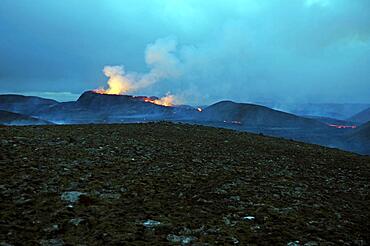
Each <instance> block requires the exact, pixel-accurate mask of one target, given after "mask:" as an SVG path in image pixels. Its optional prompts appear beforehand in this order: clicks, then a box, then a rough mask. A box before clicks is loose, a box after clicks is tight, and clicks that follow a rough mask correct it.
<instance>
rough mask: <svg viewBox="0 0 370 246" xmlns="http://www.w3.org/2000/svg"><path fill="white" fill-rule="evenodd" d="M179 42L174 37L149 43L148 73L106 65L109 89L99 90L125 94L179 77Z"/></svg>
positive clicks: (147, 50)
mask: <svg viewBox="0 0 370 246" xmlns="http://www.w3.org/2000/svg"><path fill="white" fill-rule="evenodd" d="M176 46H177V42H176V40H175V39H173V38H170V37H168V38H163V39H157V40H156V41H155V42H154V43H152V44H149V45H148V46H147V48H146V51H145V62H146V64H147V66H148V67H149V72H147V73H137V72H128V73H126V72H125V71H124V67H123V66H105V67H104V69H103V72H104V74H105V76H107V77H108V78H109V79H108V82H107V83H108V86H109V88H108V89H106V90H105V89H102V88H101V89H98V90H97V92H101V93H107V94H125V93H131V92H136V91H139V90H141V89H144V88H146V87H149V86H151V85H153V84H155V83H157V82H158V81H161V80H164V79H168V78H178V77H179V76H180V75H181V63H180V61H179V59H178V58H177V57H176V54H175V52H176Z"/></svg>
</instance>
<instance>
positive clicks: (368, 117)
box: [349, 108, 370, 123]
mask: <svg viewBox="0 0 370 246" xmlns="http://www.w3.org/2000/svg"><path fill="white" fill-rule="evenodd" d="M349 120H351V121H354V122H359V123H365V122H368V121H370V108H368V109H365V110H363V111H361V112H360V113H358V114H355V115H354V116H352V117H351V118H349Z"/></svg>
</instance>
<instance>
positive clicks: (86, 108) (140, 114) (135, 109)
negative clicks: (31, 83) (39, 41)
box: [38, 91, 195, 124]
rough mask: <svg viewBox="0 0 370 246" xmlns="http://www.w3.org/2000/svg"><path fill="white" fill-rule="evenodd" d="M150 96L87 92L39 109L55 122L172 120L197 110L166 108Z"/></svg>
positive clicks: (42, 115) (44, 116)
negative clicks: (150, 99)
mask: <svg viewBox="0 0 370 246" xmlns="http://www.w3.org/2000/svg"><path fill="white" fill-rule="evenodd" d="M146 98H147V97H141V96H137V97H136V96H129V95H106V94H98V93H95V92H92V91H87V92H84V93H83V94H82V95H81V96H80V97H79V98H78V100H77V101H75V102H67V103H60V104H58V105H55V106H53V107H50V108H48V109H45V110H43V111H40V112H38V116H39V117H41V118H43V119H47V120H50V121H54V122H61V121H62V122H66V123H85V124H86V123H120V122H141V121H149V120H166V119H167V120H170V119H173V118H180V117H182V116H184V115H187V114H191V113H194V111H195V109H194V108H191V109H190V108H183V107H165V106H161V105H157V104H154V103H150V102H146V101H145V99H146Z"/></svg>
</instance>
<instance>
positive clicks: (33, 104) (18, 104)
mask: <svg viewBox="0 0 370 246" xmlns="http://www.w3.org/2000/svg"><path fill="white" fill-rule="evenodd" d="M57 104H59V102H57V101H55V100H52V99H45V98H41V97H34V96H22V95H14V94H5V95H0V110H5V111H9V112H14V113H20V114H24V115H34V114H37V112H38V111H40V110H45V109H48V108H50V107H52V106H55V105H57Z"/></svg>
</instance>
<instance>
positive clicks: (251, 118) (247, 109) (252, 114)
mask: <svg viewBox="0 0 370 246" xmlns="http://www.w3.org/2000/svg"><path fill="white" fill-rule="evenodd" d="M201 119H202V120H206V121H221V122H235V123H239V124H240V125H243V126H245V127H279V128H286V127H287V128H292V127H293V128H297V127H298V128H313V127H325V126H326V125H325V124H323V123H321V122H319V121H316V120H313V119H308V118H303V117H299V116H296V115H293V114H289V113H285V112H282V111H278V110H274V109H270V108H268V107H265V106H260V105H255V104H247V103H235V102H232V101H221V102H218V103H215V104H213V105H211V106H209V107H207V108H205V109H204V111H203V112H202V114H201Z"/></svg>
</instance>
